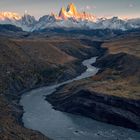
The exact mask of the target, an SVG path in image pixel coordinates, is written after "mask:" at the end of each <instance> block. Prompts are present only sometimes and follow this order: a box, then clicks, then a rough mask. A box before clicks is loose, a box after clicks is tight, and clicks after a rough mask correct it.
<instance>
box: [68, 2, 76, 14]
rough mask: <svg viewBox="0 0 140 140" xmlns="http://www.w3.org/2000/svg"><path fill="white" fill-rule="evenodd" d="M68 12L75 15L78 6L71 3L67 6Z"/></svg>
mask: <svg viewBox="0 0 140 140" xmlns="http://www.w3.org/2000/svg"><path fill="white" fill-rule="evenodd" d="M67 12H70V13H71V14H73V15H76V14H77V9H76V6H75V5H74V4H73V3H70V4H69V5H68V7H67Z"/></svg>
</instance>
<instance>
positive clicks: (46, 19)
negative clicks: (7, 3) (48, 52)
mask: <svg viewBox="0 0 140 140" xmlns="http://www.w3.org/2000/svg"><path fill="white" fill-rule="evenodd" d="M0 24H12V25H16V26H18V27H21V28H22V29H23V30H25V31H34V30H42V29H45V28H69V29H70V28H78V29H115V30H116V29H117V30H118V29H119V30H129V29H134V28H140V18H137V19H121V18H118V17H112V18H106V17H103V18H97V17H96V16H95V15H94V14H90V13H86V12H79V10H78V9H77V8H76V6H75V5H74V4H73V3H70V4H69V5H68V6H67V7H66V8H65V7H62V8H61V10H60V12H59V14H54V13H52V14H50V15H44V16H42V17H41V18H40V19H39V20H36V19H35V17H34V16H31V15H29V14H27V13H26V14H24V15H23V16H20V15H19V14H17V13H12V12H0Z"/></svg>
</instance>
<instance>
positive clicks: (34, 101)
mask: <svg viewBox="0 0 140 140" xmlns="http://www.w3.org/2000/svg"><path fill="white" fill-rule="evenodd" d="M95 61H96V57H93V58H91V59H88V60H85V61H83V65H85V66H86V67H87V70H86V71H85V72H84V73H82V74H81V75H80V76H78V77H76V78H75V79H72V80H69V81H66V82H63V83H60V84H57V85H53V86H47V87H43V88H39V89H34V90H32V91H30V92H27V93H25V94H24V95H23V96H22V98H21V101H20V104H21V105H22V106H23V109H24V112H25V113H24V114H23V118H22V120H23V123H24V126H25V127H27V128H30V129H33V130H37V131H39V132H41V133H43V134H44V135H46V136H48V137H50V138H52V139H54V140H140V133H138V132H135V131H133V130H131V129H126V128H122V127H118V126H114V125H110V124H106V123H102V122H98V121H95V120H93V119H90V118H86V117H82V116H77V115H72V114H68V113H63V112H60V111H57V110H54V109H53V108H52V106H51V104H50V103H49V102H47V101H46V100H45V96H46V95H48V94H52V93H53V92H54V91H56V88H57V87H59V86H61V85H64V84H67V83H70V82H72V81H74V80H80V79H83V78H87V77H90V76H92V75H95V74H96V73H97V72H98V69H97V68H95V67H94V66H92V65H91V64H92V63H94V62H95Z"/></svg>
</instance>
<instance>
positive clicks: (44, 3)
mask: <svg viewBox="0 0 140 140" xmlns="http://www.w3.org/2000/svg"><path fill="white" fill-rule="evenodd" d="M71 2H72V3H74V4H75V5H76V7H77V9H78V11H86V12H89V13H93V14H95V15H96V16H99V17H104V16H105V17H111V16H119V17H126V18H135V17H140V0H0V11H10V12H16V13H19V14H20V15H23V14H24V12H25V11H26V12H28V14H31V15H34V16H35V17H36V18H39V17H41V16H42V15H46V14H50V13H51V12H54V13H57V14H58V13H59V11H60V9H61V7H62V6H65V7H66V6H67V5H68V4H69V3H71Z"/></svg>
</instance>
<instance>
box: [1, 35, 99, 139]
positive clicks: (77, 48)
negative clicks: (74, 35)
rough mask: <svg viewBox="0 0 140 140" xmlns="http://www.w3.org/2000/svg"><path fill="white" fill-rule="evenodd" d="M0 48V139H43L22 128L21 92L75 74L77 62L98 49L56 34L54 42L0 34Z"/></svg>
mask: <svg viewBox="0 0 140 140" xmlns="http://www.w3.org/2000/svg"><path fill="white" fill-rule="evenodd" d="M95 44H96V43H95ZM40 45H41V46H42V47H40ZM65 46H66V47H65ZM0 47H1V49H0V53H1V54H2V55H1V56H0V60H1V61H0V65H1V70H0V76H1V78H0V83H1V84H0V85H1V87H0V93H1V95H0V114H1V115H0V124H1V125H0V134H1V135H0V139H3V140H7V139H8V140H9V139H10V140H16V139H17V140H20V139H22V140H23V139H25V140H28V139H30V140H32V139H34V140H38V139H40V140H44V139H45V140H47V139H48V138H46V137H45V136H43V135H42V134H40V133H38V132H36V131H32V130H29V129H26V128H24V127H23V123H22V122H21V117H22V115H23V109H22V107H20V106H19V100H20V97H21V95H22V94H23V93H25V92H26V91H28V90H31V89H33V88H37V87H41V86H46V85H51V84H55V83H57V82H63V81H65V80H68V79H71V78H73V77H76V76H77V75H79V74H80V73H82V72H83V71H84V70H85V68H84V67H83V65H81V61H82V60H83V59H86V58H89V57H90V56H91V55H97V54H99V53H100V52H99V51H98V48H96V47H94V45H93V46H88V45H87V46H86V45H85V44H82V43H81V42H80V40H73V39H72V40H71V39H67V38H65V39H64V38H60V37H59V38H58V40H57V41H56V40H54V39H51V38H49V39H48V40H47V39H46V38H41V39H35V38H34V39H20V38H16V39H8V40H7V39H6V38H3V37H2V38H1V39H0Z"/></svg>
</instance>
